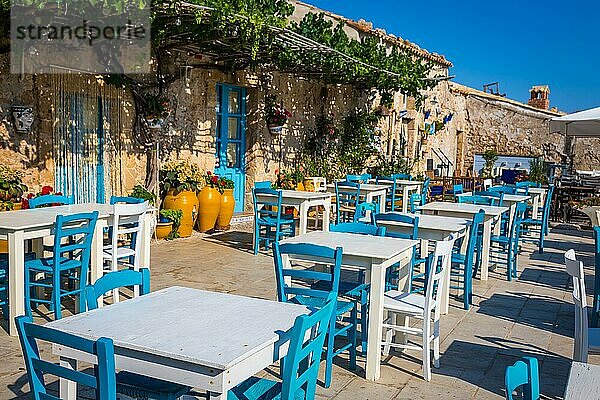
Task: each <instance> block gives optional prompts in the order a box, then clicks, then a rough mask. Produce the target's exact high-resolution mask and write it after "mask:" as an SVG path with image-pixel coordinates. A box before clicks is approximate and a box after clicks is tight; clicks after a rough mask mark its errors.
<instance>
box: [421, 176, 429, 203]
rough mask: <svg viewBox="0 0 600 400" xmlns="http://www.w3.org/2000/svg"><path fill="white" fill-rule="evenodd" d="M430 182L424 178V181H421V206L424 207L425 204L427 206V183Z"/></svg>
mask: <svg viewBox="0 0 600 400" xmlns="http://www.w3.org/2000/svg"><path fill="white" fill-rule="evenodd" d="M430 182H431V180H430V179H429V178H425V180H424V181H423V190H422V191H421V205H422V206H424V205H425V204H427V201H428V199H429V197H428V196H429V183H430Z"/></svg>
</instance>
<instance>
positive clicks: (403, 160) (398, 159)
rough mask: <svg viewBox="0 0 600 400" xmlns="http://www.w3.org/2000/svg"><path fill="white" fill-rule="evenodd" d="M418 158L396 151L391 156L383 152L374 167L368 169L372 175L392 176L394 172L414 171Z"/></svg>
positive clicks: (408, 172) (378, 156) (410, 172)
mask: <svg viewBox="0 0 600 400" xmlns="http://www.w3.org/2000/svg"><path fill="white" fill-rule="evenodd" d="M415 162H416V160H413V159H410V158H408V157H405V156H403V155H401V154H400V153H399V152H395V153H394V154H392V155H391V156H386V155H385V154H383V153H379V154H378V155H377V160H375V163H374V165H373V166H372V167H369V168H368V169H367V171H368V172H369V174H371V175H372V176H392V175H394V174H409V175H411V174H412V173H413V169H414V167H415Z"/></svg>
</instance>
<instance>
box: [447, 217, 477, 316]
mask: <svg viewBox="0 0 600 400" xmlns="http://www.w3.org/2000/svg"><path fill="white" fill-rule="evenodd" d="M484 216H485V213H484V212H483V211H479V212H478V213H477V214H475V215H474V216H473V221H472V222H471V226H470V227H469V232H468V234H467V236H463V237H462V238H461V239H459V240H457V241H456V244H455V246H454V251H453V253H452V268H451V269H450V288H451V289H458V290H461V291H462V292H463V306H464V309H465V310H468V309H469V308H470V306H471V304H472V303H473V277H474V276H475V275H476V274H477V269H476V268H474V266H475V265H476V258H475V253H476V252H477V253H479V252H480V250H479V249H478V247H479V246H478V242H479V231H480V229H481V226H482V225H483V218H484ZM463 240H467V247H466V251H465V253H464V254H462V253H461V252H460V249H461V247H462V244H463Z"/></svg>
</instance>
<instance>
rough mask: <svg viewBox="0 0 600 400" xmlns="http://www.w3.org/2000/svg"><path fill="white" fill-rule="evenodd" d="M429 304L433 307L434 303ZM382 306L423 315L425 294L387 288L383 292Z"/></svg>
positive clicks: (400, 311) (396, 310)
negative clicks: (387, 289)
mask: <svg viewBox="0 0 600 400" xmlns="http://www.w3.org/2000/svg"><path fill="white" fill-rule="evenodd" d="M431 306H432V307H435V304H432V305H431ZM383 308H384V309H385V310H390V311H395V312H399V313H403V314H411V315H425V296H423V295H422V294H419V293H405V292H400V291H398V290H389V291H387V292H385V295H384V298H383Z"/></svg>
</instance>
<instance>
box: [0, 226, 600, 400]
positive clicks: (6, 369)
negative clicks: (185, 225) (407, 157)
mask: <svg viewBox="0 0 600 400" xmlns="http://www.w3.org/2000/svg"><path fill="white" fill-rule="evenodd" d="M250 243H251V234H250V233H248V232H246V231H243V230H242V231H232V232H227V233H222V234H215V235H213V236H210V237H208V236H207V237H202V236H200V235H195V236H193V237H192V238H188V239H180V240H177V241H173V242H159V243H154V244H153V245H152V289H153V290H156V289H161V288H164V287H168V286H173V285H181V286H189V287H195V288H201V289H207V290H215V291H221V292H229V293H235V294H240V295H246V296H256V297H263V298H269V299H275V296H276V295H275V281H274V277H273V265H272V260H271V257H270V256H268V255H267V254H266V253H264V254H261V255H259V256H254V255H253V254H252V252H251V248H250ZM569 248H574V249H575V250H576V251H577V252H578V254H579V255H580V256H581V258H582V260H583V261H584V263H585V264H586V265H587V268H586V271H587V275H588V280H587V283H588V293H589V292H590V290H591V288H592V285H593V269H592V268H591V266H592V262H593V259H592V251H593V247H592V237H591V234H590V232H585V231H583V232H582V231H576V230H563V231H557V230H552V232H551V234H550V236H549V237H548V241H547V248H546V251H545V252H544V253H543V254H539V253H537V252H533V251H532V250H533V249H534V248H533V246H530V245H525V246H524V249H523V252H522V254H521V256H520V257H519V279H518V280H516V281H512V282H507V281H506V279H505V275H504V271H505V269H504V268H501V267H499V268H498V269H497V271H493V272H491V273H490V280H488V281H487V282H482V281H479V280H475V281H474V292H475V295H474V301H475V306H474V307H472V308H471V309H470V310H469V311H468V312H467V311H465V310H463V309H462V308H461V303H460V301H459V299H458V298H453V299H452V300H451V307H450V312H449V314H448V315H446V316H443V317H442V324H441V333H442V341H441V351H442V356H441V365H440V368H439V369H433V379H432V381H431V382H425V381H423V379H422V378H421V367H420V358H419V357H420V355H419V354H418V353H414V356H415V358H413V357H412V356H411V354H412V353H410V352H409V353H407V354H406V355H398V354H394V355H391V356H390V357H388V358H386V359H385V360H383V364H382V370H381V379H380V380H379V381H378V382H370V381H366V380H365V379H364V378H363V376H364V370H363V369H362V368H364V359H361V358H359V368H358V370H357V371H348V370H346V369H344V368H343V366H344V363H345V360H343V359H342V360H339V361H338V365H336V366H335V371H334V378H333V384H332V386H331V388H329V389H324V388H323V387H322V386H319V388H318V391H317V397H318V398H319V399H339V400H342V399H349V400H350V399H502V398H504V390H503V382H504V369H505V368H506V366H507V365H510V364H512V363H514V362H515V361H516V360H517V359H518V358H520V357H521V356H524V355H532V356H535V357H537V358H538V359H539V360H540V367H541V374H540V375H541V377H540V379H541V390H542V393H543V398H546V399H560V398H562V395H563V392H564V388H565V384H566V381H567V377H568V373H569V366H570V358H571V355H572V347H573V340H572V336H573V305H572V300H571V294H570V288H569V287H570V285H569V279H568V276H567V274H566V272H565V271H564V268H563V266H562V257H563V253H564V251H565V250H567V249H569ZM165 329H168V327H165ZM42 351H43V352H45V353H46V354H48V353H49V348H48V347H43V348H42ZM0 357H1V359H0V399H9V398H28V395H27V393H28V391H29V389H28V385H27V379H26V375H25V372H24V366H23V361H22V358H21V353H20V348H19V344H18V339H17V338H14V337H9V336H8V335H6V333H5V331H3V330H0ZM590 361H591V362H594V363H598V362H599V361H600V358H594V357H591V358H590ZM321 369H323V368H321ZM272 372H276V369H275V368H274V369H273V370H272ZM322 372H323V371H321V378H322V376H323V373H322ZM84 395H85V393H84ZM198 397H200V398H202V395H199V396H198Z"/></svg>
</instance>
